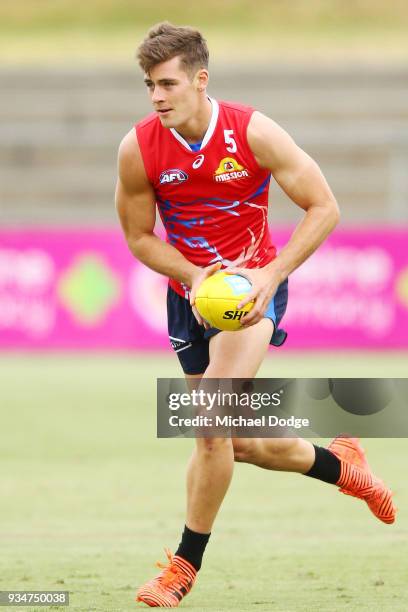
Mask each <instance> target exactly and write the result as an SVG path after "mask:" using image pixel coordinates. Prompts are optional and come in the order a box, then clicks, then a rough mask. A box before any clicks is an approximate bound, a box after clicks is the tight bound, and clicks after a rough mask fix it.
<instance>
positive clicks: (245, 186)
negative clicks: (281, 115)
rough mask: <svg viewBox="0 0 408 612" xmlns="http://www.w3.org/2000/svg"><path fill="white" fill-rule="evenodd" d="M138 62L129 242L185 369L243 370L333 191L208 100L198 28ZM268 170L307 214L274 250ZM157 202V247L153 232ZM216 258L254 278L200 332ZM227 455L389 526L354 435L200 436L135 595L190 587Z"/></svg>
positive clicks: (270, 338)
mask: <svg viewBox="0 0 408 612" xmlns="http://www.w3.org/2000/svg"><path fill="white" fill-rule="evenodd" d="M138 59H139V63H140V66H141V68H142V70H143V71H144V75H145V76H144V79H145V83H146V86H147V89H148V92H149V96H150V99H151V103H152V106H153V111H154V112H153V113H152V114H151V115H149V116H148V117H147V118H145V119H144V120H142V121H141V122H140V123H138V124H137V125H136V126H135V129H132V130H131V131H130V132H129V133H128V134H127V135H126V136H125V137H124V139H123V141H122V143H121V145H120V149H119V178H118V182H117V189H116V205H117V210H118V213H119V216H120V220H121V224H122V227H123V230H124V233H125V235H126V238H127V242H128V245H129V248H130V250H131V252H132V253H133V254H134V256H135V257H136V258H137V259H139V260H140V261H141V262H143V263H144V264H145V265H146V266H148V267H149V268H151V269H153V270H155V271H156V272H159V273H160V274H164V275H165V276H167V277H168V278H169V279H170V281H169V288H168V295H167V309H168V328H169V336H170V341H171V343H172V346H173V348H174V349H175V351H176V353H177V356H178V358H179V360H180V363H181V366H182V368H183V371H184V373H185V376H186V377H187V378H188V379H194V378H198V379H200V378H232V377H237V378H252V377H254V376H255V375H256V372H257V370H258V368H259V366H260V364H261V362H262V360H263V358H264V356H265V354H266V352H267V350H268V346H269V344H273V345H280V344H282V342H283V341H284V339H285V337H286V334H285V332H284V331H283V330H282V329H280V328H279V324H280V320H281V318H282V316H283V314H284V312H285V308H286V302H287V278H288V276H289V275H290V274H291V272H293V270H295V269H296V268H297V267H298V266H299V265H301V264H302V263H303V262H304V261H305V260H306V259H307V258H308V257H309V256H310V255H311V254H312V253H313V252H314V251H315V249H316V248H317V247H318V246H319V245H320V244H321V243H322V242H323V240H324V239H325V238H326V237H327V235H328V234H329V233H330V232H331V231H332V230H333V228H334V227H335V225H336V223H337V222H338V219H339V211H338V207H337V203H336V200H335V198H334V196H333V194H332V192H331V191H330V188H329V187H328V185H327V183H326V180H325V179H324V177H323V175H322V173H321V171H320V169H319V167H318V165H317V164H316V163H315V162H314V161H313V160H312V159H311V158H310V157H309V155H307V154H306V153H305V152H304V151H302V150H301V149H300V148H299V147H298V146H297V145H296V144H295V143H294V142H293V140H292V139H291V138H290V137H289V135H288V134H287V133H286V132H285V131H284V130H283V129H282V128H281V127H279V126H278V125H277V124H276V123H275V122H274V121H272V120H271V119H269V118H268V117H266V116H264V115H263V114H261V113H260V112H257V111H254V110H253V109H252V108H250V107H247V106H243V105H241V104H235V103H234V104H233V103H229V102H220V101H217V100H215V99H214V98H210V97H209V96H208V94H207V91H206V90H207V84H208V49H207V45H206V42H205V40H204V39H203V37H202V36H201V34H200V33H199V32H198V31H196V30H193V29H191V28H188V27H175V26H173V25H171V24H169V23H162V24H159V25H157V26H155V27H154V28H153V29H152V30H151V31H150V32H149V33H148V36H147V38H146V39H145V40H144V41H143V43H142V45H141V46H140V47H139V50H138ZM271 175H272V176H273V178H274V180H275V181H277V183H278V184H279V185H280V187H281V188H282V189H283V190H284V191H285V192H286V193H287V195H288V196H289V197H290V198H291V199H292V200H293V202H294V203H295V204H297V205H298V206H299V207H300V208H302V209H303V210H304V216H303V219H302V221H301V222H300V223H299V225H298V226H297V228H296V230H295V232H294V233H293V235H292V237H291V238H290V240H289V242H288V243H287V245H286V246H285V247H284V248H283V249H282V251H281V252H280V253H279V254H277V253H276V249H275V247H274V246H273V244H272V242H271V238H270V234H269V229H268V222H267V207H268V187H269V181H270V178H271ZM156 205H157V207H158V210H159V213H160V215H161V218H162V220H163V224H164V226H165V228H166V231H167V241H166V242H164V241H162V240H161V239H160V238H158V237H157V236H156V235H155V234H154V226H155V219H156ZM221 267H222V268H228V270H229V271H231V272H235V273H240V274H242V275H244V276H246V277H247V278H248V279H249V281H250V282H251V283H252V291H251V293H250V294H248V296H247V297H246V298H245V300H243V302H242V303H241V304H244V303H246V302H248V301H250V300H252V299H255V300H256V301H255V305H254V307H253V309H252V310H251V312H250V313H249V314H248V315H247V316H246V317H245V318H244V319H243V329H242V330H240V331H239V332H225V331H221V332H220V331H219V330H216V329H211V328H209V326H208V324H207V322H206V321H203V320H202V319H201V317H200V315H199V314H198V312H197V311H196V309H195V307H194V296H195V294H196V291H197V288H198V287H199V285H200V284H201V282H202V281H203V280H204V279H205V278H206V277H207V276H209V275H210V274H212V273H214V272H215V271H216V270H218V269H219V268H221ZM190 383H191V384H196V383H197V381H196V383H194V381H193V380H190ZM234 460H235V461H244V462H247V463H252V464H254V465H257V466H259V467H263V468H266V469H270V470H285V471H292V472H299V473H300V474H305V475H307V476H310V477H312V478H318V479H320V480H322V481H324V482H328V483H332V484H336V485H337V486H338V487H339V488H340V490H341V491H342V492H343V493H346V494H348V495H353V496H355V497H358V498H360V499H363V500H365V501H366V503H367V504H368V506H369V508H370V510H371V511H372V512H373V513H374V515H375V516H376V517H377V518H379V519H380V520H381V521H383V522H385V523H393V522H394V519H395V508H394V505H393V503H392V499H391V491H389V489H388V488H387V487H386V486H385V485H384V484H383V482H382V481H381V480H379V479H378V478H377V477H375V476H374V475H373V474H372V472H371V470H370V467H369V465H368V463H367V461H366V459H365V455H364V451H363V450H362V448H361V447H360V445H359V442H358V440H357V439H355V438H336V439H335V440H334V441H333V442H332V443H331V444H330V446H329V448H328V449H326V448H322V447H319V446H315V445H313V444H312V443H310V442H309V441H307V440H302V439H299V438H294V439H231V438H222V439H218V438H217V439H214V438H212V439H208V438H198V439H197V440H196V447H195V450H194V451H193V454H192V457H191V459H190V463H189V467H188V475H187V512H186V521H185V527H184V531H183V534H182V538H181V542H180V545H179V547H178V550H177V551H176V554H175V555H174V556H173V555H171V553H170V552H168V553H167V554H168V558H169V563H168V565H167V566H165V567H164V569H163V571H162V572H161V573H160V574H159V575H158V576H157V577H156V578H154V579H153V580H151V581H150V582H147V583H146V584H145V585H144V586H142V587H140V589H139V590H138V593H137V600H138V601H142V602H145V603H146V604H147V605H148V606H151V607H176V606H177V605H178V604H179V602H180V601H181V599H182V598H183V597H184V596H185V595H186V594H187V593H188V592H189V591H190V589H191V587H192V586H193V584H194V581H195V578H196V574H197V572H198V571H199V569H200V567H201V562H202V557H203V554H204V549H205V547H206V544H207V542H208V539H209V537H210V532H211V529H212V525H213V522H214V519H215V517H216V515H217V513H218V510H219V508H220V505H221V503H222V500H223V498H224V496H225V494H226V491H227V489H228V486H229V484H230V481H231V478H232V472H233V467H234Z"/></svg>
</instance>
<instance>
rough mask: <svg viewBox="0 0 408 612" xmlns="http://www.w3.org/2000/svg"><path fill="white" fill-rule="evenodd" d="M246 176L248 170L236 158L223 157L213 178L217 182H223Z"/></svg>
mask: <svg viewBox="0 0 408 612" xmlns="http://www.w3.org/2000/svg"><path fill="white" fill-rule="evenodd" d="M247 176H249V172H248V170H246V169H245V168H244V166H241V165H240V164H239V163H238V162H237V160H236V159H234V158H233V157H224V159H222V160H221V161H220V164H219V166H218V168H217V169H216V171H215V173H214V180H215V181H216V182H217V183H224V182H225V181H235V180H237V179H241V178H245V177H247Z"/></svg>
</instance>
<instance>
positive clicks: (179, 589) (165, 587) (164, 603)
mask: <svg viewBox="0 0 408 612" xmlns="http://www.w3.org/2000/svg"><path fill="white" fill-rule="evenodd" d="M165 552H166V555H167V558H168V560H169V563H168V565H163V564H161V563H157V566H158V567H161V568H162V569H163V571H162V572H161V573H160V574H159V575H158V576H156V578H153V580H150V581H149V582H146V584H144V585H143V586H141V587H140V589H139V590H138V592H137V594H136V601H142V602H143V603H145V604H147V605H148V606H150V607H151V608H176V607H177V606H178V605H179V603H180V601H181V600H182V599H183V597H185V596H186V595H187V593H189V592H190V590H191V588H192V586H193V584H194V581H195V579H196V576H197V571H196V570H195V568H194V567H193V566H192V565H191V563H189V562H188V561H186V560H185V559H183V558H182V557H178V556H173V555H172V554H171V552H170V551H169V550H168V549H167V548H165Z"/></svg>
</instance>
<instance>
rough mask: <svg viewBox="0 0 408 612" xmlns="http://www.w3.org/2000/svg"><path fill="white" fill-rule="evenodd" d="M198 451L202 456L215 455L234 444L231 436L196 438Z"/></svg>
mask: <svg viewBox="0 0 408 612" xmlns="http://www.w3.org/2000/svg"><path fill="white" fill-rule="evenodd" d="M196 444H197V452H198V453H199V454H200V455H202V456H206V455H207V456H213V455H215V454H217V453H222V452H225V450H226V449H229V448H230V447H231V445H232V443H231V439H230V438H196Z"/></svg>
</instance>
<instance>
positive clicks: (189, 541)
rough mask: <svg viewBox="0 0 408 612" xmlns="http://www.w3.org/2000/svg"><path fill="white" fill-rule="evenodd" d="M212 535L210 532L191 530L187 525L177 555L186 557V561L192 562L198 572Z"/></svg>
mask: <svg viewBox="0 0 408 612" xmlns="http://www.w3.org/2000/svg"><path fill="white" fill-rule="evenodd" d="M210 535H211V534H210V533H197V532H196V531H191V529H189V528H188V527H187V525H185V527H184V531H183V535H182V536H181V542H180V544H179V547H178V549H177V552H176V555H178V556H180V557H183V559H186V561H188V562H189V563H191V565H192V566H193V567H194V568H195V569H196V570H197V572H198V570H199V569H200V567H201V562H202V560H203V554H204V551H205V547H206V546H207V542H208V540H209V539H210Z"/></svg>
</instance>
